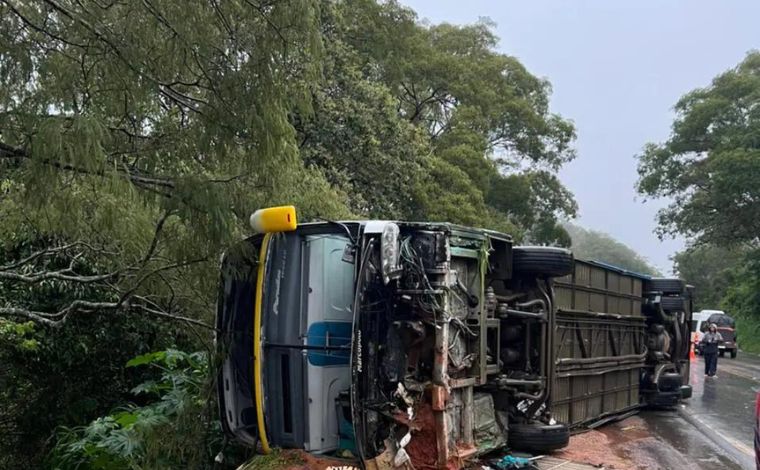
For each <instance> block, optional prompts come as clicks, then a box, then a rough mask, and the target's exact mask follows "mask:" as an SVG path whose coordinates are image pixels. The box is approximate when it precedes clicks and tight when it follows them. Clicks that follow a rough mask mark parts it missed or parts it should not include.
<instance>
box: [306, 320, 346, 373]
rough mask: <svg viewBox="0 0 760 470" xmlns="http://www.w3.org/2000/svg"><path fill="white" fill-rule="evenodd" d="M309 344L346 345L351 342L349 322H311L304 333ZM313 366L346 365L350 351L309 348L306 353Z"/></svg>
mask: <svg viewBox="0 0 760 470" xmlns="http://www.w3.org/2000/svg"><path fill="white" fill-rule="evenodd" d="M306 344H307V345H309V346H348V345H350V344H351V322H336V321H324V322H316V323H312V324H311V325H310V326H309V330H308V331H307V333H306ZM306 357H307V359H308V360H309V363H310V364H311V365H313V366H318V367H326V366H347V365H349V363H350V361H351V351H350V349H349V348H346V350H345V351H319V350H309V351H308V352H307V354H306Z"/></svg>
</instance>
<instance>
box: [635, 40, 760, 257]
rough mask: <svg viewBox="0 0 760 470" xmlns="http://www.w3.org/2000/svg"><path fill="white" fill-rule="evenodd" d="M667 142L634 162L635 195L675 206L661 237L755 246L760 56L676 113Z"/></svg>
mask: <svg viewBox="0 0 760 470" xmlns="http://www.w3.org/2000/svg"><path fill="white" fill-rule="evenodd" d="M675 110H676V114H677V116H676V119H675V121H674V123H673V129H672V134H671V136H670V138H669V139H668V140H667V141H666V142H664V143H662V144H648V145H647V146H646V147H645V149H644V153H643V154H642V155H640V156H639V182H638V191H639V192H640V193H641V194H643V195H645V196H649V197H666V198H670V199H671V200H672V201H673V202H672V203H671V204H670V205H669V206H668V207H666V208H665V209H663V210H661V211H660V213H659V223H660V228H659V232H660V234H661V235H666V234H675V233H680V234H683V235H686V236H688V237H695V238H696V239H698V240H699V241H700V242H703V243H714V244H717V245H719V246H723V245H731V244H740V243H749V244H752V245H757V244H758V242H760V238H758V237H759V236H760V235H759V234H760V184H759V182H760V53H759V52H751V53H750V54H748V55H747V57H746V58H745V59H744V61H743V62H741V63H740V64H739V65H738V66H736V67H735V68H733V69H731V70H728V71H727V72H725V73H723V74H721V75H719V76H717V77H716V78H715V79H714V80H713V81H712V83H711V84H710V85H709V86H707V87H705V88H699V89H696V90H694V91H691V92H690V93H687V94H686V95H685V96H683V97H682V98H681V99H680V100H679V101H678V103H677V104H676V106H675Z"/></svg>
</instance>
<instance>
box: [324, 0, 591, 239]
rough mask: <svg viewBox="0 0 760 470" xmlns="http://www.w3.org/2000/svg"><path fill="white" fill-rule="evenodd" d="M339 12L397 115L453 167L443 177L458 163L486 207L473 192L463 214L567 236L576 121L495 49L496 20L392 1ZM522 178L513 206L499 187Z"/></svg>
mask: <svg viewBox="0 0 760 470" xmlns="http://www.w3.org/2000/svg"><path fill="white" fill-rule="evenodd" d="M338 15H339V17H340V18H341V19H342V24H343V29H342V30H339V33H338V34H339V37H340V38H341V40H342V42H343V43H345V44H347V45H348V46H350V47H352V48H353V49H354V50H356V51H358V53H359V58H360V62H359V63H358V68H359V69H360V70H361V71H362V73H363V74H364V76H365V77H367V78H368V79H370V80H379V81H381V82H382V83H383V84H385V85H386V87H387V89H388V90H390V92H391V93H392V96H393V97H394V99H395V106H396V109H397V112H398V115H399V116H400V117H401V118H403V119H404V120H406V121H408V122H409V123H411V124H413V125H414V126H415V127H417V128H419V129H421V130H422V131H424V133H425V134H426V135H427V136H428V139H429V142H430V144H429V146H430V149H431V152H432V155H433V157H435V159H437V160H438V161H444V162H446V164H447V165H445V166H444V165H443V164H442V163H438V162H436V163H435V165H434V168H435V169H437V170H439V171H440V170H442V169H443V168H444V167H445V168H447V170H446V177H445V178H444V180H442V181H449V182H450V181H451V180H452V179H458V178H459V177H458V176H455V175H454V174H453V173H451V170H453V169H454V168H457V169H459V170H460V171H461V172H463V173H464V174H465V175H466V176H467V177H468V178H469V180H470V184H471V186H472V188H473V190H472V191H471V192H473V193H475V192H479V193H480V194H481V196H480V197H482V199H483V201H484V203H485V204H484V206H486V207H488V209H487V210H483V209H481V208H478V206H479V205H480V206H483V204H481V203H480V202H476V201H475V199H476V198H473V197H468V198H467V202H466V205H465V210H464V211H460V213H462V212H464V213H467V212H468V209H470V208H473V209H475V211H477V212H479V213H481V214H483V213H485V212H490V213H494V212H498V213H500V216H499V217H498V218H499V219H500V220H502V221H504V222H506V225H507V226H511V227H520V228H521V229H523V230H525V231H526V232H527V233H528V235H531V236H530V237H529V238H530V239H532V240H535V241H536V242H539V243H551V242H557V241H562V240H565V241H567V240H566V239H567V237H566V236H563V231H562V229H561V227H557V219H558V217H560V216H566V217H572V216H574V215H575V212H576V209H577V207H576V204H575V202H574V200H573V198H572V194H570V192H569V191H567V189H565V188H564V187H563V186H562V185H561V184H560V183H559V180H558V179H557V178H556V175H555V172H556V170H557V169H558V168H559V167H560V166H561V165H562V164H564V163H566V162H568V161H570V160H571V159H572V158H573V157H574V155H575V153H574V151H573V149H572V147H571V143H572V141H573V139H574V137H575V130H574V127H573V125H572V123H570V122H569V121H567V120H565V119H563V118H561V117H560V116H558V115H556V114H552V113H551V112H550V111H549V105H548V103H549V95H550V92H551V87H550V85H549V83H548V82H547V81H546V80H542V79H539V78H537V77H535V76H533V75H531V74H530V73H529V72H528V71H527V70H526V69H525V67H523V65H522V64H521V63H520V62H519V61H518V60H517V59H516V58H514V57H510V56H508V55H505V54H502V53H499V52H497V51H495V48H496V44H497V38H496V36H495V35H494V33H493V31H492V25H491V24H490V23H488V22H487V21H483V22H479V23H476V24H473V25H468V26H454V25H449V24H441V25H433V26H427V25H421V24H419V23H418V22H417V17H416V14H415V13H414V12H413V11H412V10H410V9H408V8H405V7H403V6H401V5H399V4H398V3H397V2H393V1H392V2H385V3H380V4H378V3H376V2H374V1H371V0H362V1H357V2H343V3H340V4H339V12H338ZM517 180H519V182H520V184H519V187H521V188H522V189H523V191H522V193H521V194H520V195H519V198H518V199H516V202H515V204H513V205H512V204H510V202H509V201H508V200H507V199H506V198H504V197H503V196H502V194H501V193H502V192H503V191H510V188H505V186H508V185H509V184H511V183H513V182H515V181H517ZM434 181H435V180H434ZM431 184H433V185H435V184H436V183H435V182H433V183H431ZM439 192H444V193H445V192H446V187H445V186H441V187H440V188H439ZM431 210H432V211H434V212H438V211H437V210H436V208H431ZM453 215H454V216H456V214H453ZM479 219H480V220H481V222H480V224H482V220H483V217H482V216H481V217H479ZM547 237H548V238H547Z"/></svg>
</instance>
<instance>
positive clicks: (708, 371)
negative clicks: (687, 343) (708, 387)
mask: <svg viewBox="0 0 760 470" xmlns="http://www.w3.org/2000/svg"><path fill="white" fill-rule="evenodd" d="M722 342H723V337H722V336H721V335H720V333H718V326H717V325H716V324H715V323H710V328H709V330H708V331H707V333H705V334H704V336H702V341H700V343H702V354H703V355H704V357H705V377H715V378H717V376H716V375H715V372H716V371H717V369H718V344H719V343H722Z"/></svg>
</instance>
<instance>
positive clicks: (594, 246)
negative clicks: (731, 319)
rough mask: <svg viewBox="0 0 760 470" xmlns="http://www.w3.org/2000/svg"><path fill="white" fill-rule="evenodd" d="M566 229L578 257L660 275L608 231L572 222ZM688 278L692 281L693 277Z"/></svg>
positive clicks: (567, 224)
mask: <svg viewBox="0 0 760 470" xmlns="http://www.w3.org/2000/svg"><path fill="white" fill-rule="evenodd" d="M565 229H566V230H567V231H568V233H569V234H570V237H571V238H572V245H571V248H572V250H573V253H574V254H575V256H576V258H580V259H587V260H592V261H601V262H604V263H609V264H613V265H615V266H619V267H621V268H624V269H627V270H629V271H633V272H637V273H641V274H651V275H660V273H659V272H658V271H657V269H655V268H654V267H652V266H651V265H650V264H649V262H648V261H647V260H646V259H645V258H643V257H642V256H641V255H639V254H638V253H636V252H635V251H633V249H631V248H630V247H628V246H626V245H624V244H623V243H620V242H619V241H617V240H615V239H614V238H612V237H611V236H609V235H608V234H606V233H602V232H598V231H596V230H589V229H585V228H583V227H580V226H578V225H574V224H570V223H566V224H565ZM686 279H689V280H690V282H691V278H689V277H687V278H686Z"/></svg>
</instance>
